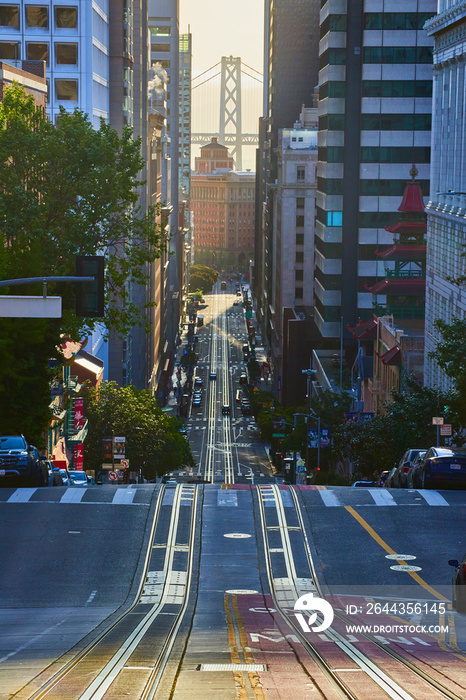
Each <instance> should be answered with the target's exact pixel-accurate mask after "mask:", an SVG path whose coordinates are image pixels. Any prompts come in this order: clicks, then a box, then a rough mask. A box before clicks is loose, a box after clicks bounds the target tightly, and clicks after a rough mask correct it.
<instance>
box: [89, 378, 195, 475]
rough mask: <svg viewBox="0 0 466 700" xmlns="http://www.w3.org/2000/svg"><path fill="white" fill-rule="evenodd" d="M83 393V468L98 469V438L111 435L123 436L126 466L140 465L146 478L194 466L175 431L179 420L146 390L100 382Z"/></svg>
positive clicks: (188, 452) (184, 445)
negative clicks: (86, 427)
mask: <svg viewBox="0 0 466 700" xmlns="http://www.w3.org/2000/svg"><path fill="white" fill-rule="evenodd" d="M83 395H84V401H85V404H84V405H85V414H86V417H87V418H88V420H89V432H88V436H87V439H86V441H85V443H84V459H85V464H86V465H87V468H89V469H96V470H98V469H99V467H100V465H101V464H102V438H104V437H107V438H108V437H112V435H117V436H118V435H121V436H124V437H125V438H126V458H127V459H129V463H130V469H131V470H135V471H136V470H138V469H140V468H143V470H144V475H145V477H146V478H149V479H154V478H155V477H156V476H157V475H161V474H165V473H166V472H167V471H171V470H173V469H179V468H182V467H183V466H189V467H194V466H195V462H194V459H193V457H192V454H191V449H190V447H189V443H188V441H187V440H186V438H184V437H183V435H182V434H181V433H180V431H179V428H180V426H181V421H180V420H178V419H177V418H175V417H173V416H169V415H168V414H167V413H164V412H163V411H162V409H161V408H160V407H159V406H158V405H157V401H156V399H155V398H154V396H153V395H152V394H151V392H150V391H145V390H138V389H136V388H135V387H133V386H131V385H130V386H125V387H120V386H118V384H117V383H116V382H104V383H103V384H102V385H101V386H100V387H98V388H97V389H94V388H92V389H87V390H84V391H83Z"/></svg>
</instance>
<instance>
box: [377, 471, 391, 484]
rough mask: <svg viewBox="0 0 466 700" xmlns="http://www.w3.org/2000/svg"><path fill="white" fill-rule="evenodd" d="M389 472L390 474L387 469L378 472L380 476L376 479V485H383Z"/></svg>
mask: <svg viewBox="0 0 466 700" xmlns="http://www.w3.org/2000/svg"><path fill="white" fill-rule="evenodd" d="M389 474H390V472H389V471H388V470H386V471H383V472H382V473H381V474H380V476H379V479H378V481H377V485H378V486H384V485H385V482H386V481H387V479H388V475H389Z"/></svg>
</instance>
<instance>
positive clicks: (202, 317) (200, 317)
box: [197, 314, 204, 327]
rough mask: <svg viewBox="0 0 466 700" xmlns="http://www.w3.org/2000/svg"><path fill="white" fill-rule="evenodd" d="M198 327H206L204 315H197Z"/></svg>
mask: <svg viewBox="0 0 466 700" xmlns="http://www.w3.org/2000/svg"><path fill="white" fill-rule="evenodd" d="M197 325H198V327H199V326H203V325H204V314H197Z"/></svg>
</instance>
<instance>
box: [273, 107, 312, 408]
mask: <svg viewBox="0 0 466 700" xmlns="http://www.w3.org/2000/svg"><path fill="white" fill-rule="evenodd" d="M316 165H317V109H316V108H308V109H305V108H303V109H302V110H301V114H300V116H299V120H298V121H297V122H295V124H294V126H293V128H290V129H280V130H279V135H278V154H277V166H278V167H277V182H276V185H275V186H274V188H273V189H274V191H273V224H272V236H271V252H272V264H273V269H274V271H275V274H274V276H273V280H272V285H271V303H270V305H269V309H268V312H267V319H268V325H269V327H270V329H271V333H270V341H271V347H270V349H271V359H272V366H273V367H274V371H275V375H276V376H277V378H278V377H281V381H280V382H279V384H280V386H279V388H278V392H279V396H278V398H279V399H280V400H281V401H283V402H284V403H289V404H294V405H296V404H297V403H298V401H297V400H296V398H297V397H296V395H295V392H294V391H291V390H290V382H289V381H288V370H289V369H290V368H293V370H294V371H295V372H296V369H298V370H299V369H300V368H299V364H300V362H299V359H298V353H299V352H300V350H301V349H302V348H303V346H304V345H305V343H304V338H302V342H301V344H300V346H301V347H299V348H298V347H297V346H296V345H295V347H294V348H293V347H292V346H289V347H288V348H286V349H285V348H284V341H285V338H287V337H288V335H289V333H288V328H287V326H288V325H289V322H290V319H291V318H293V319H294V320H296V319H297V318H298V319H300V320H301V319H302V314H303V313H304V309H305V308H306V307H307V308H308V309H309V308H310V307H312V304H313V302H314V219H315V197H316ZM285 310H286V311H285ZM285 358H286V359H285ZM308 361H309V358H306V359H304V364H302V366H301V369H305V368H306V367H309V364H307V363H308ZM302 386H303V388H304V386H305V383H304V382H302ZM293 399H295V400H293Z"/></svg>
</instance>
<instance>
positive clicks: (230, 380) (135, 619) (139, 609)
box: [0, 290, 466, 700]
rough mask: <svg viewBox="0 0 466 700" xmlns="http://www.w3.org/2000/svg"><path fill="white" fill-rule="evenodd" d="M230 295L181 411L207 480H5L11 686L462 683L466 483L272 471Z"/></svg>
mask: <svg viewBox="0 0 466 700" xmlns="http://www.w3.org/2000/svg"><path fill="white" fill-rule="evenodd" d="M230 291H231V290H230ZM216 297H217V298H216ZM219 297H222V298H219ZM235 298H236V297H235V296H234V295H232V294H231V293H227V294H221V295H220V294H218V295H210V296H208V298H207V302H208V306H207V308H206V309H204V315H205V322H204V326H203V328H201V329H199V331H198V332H199V337H200V340H199V342H198V352H199V355H200V362H199V364H198V367H197V370H196V371H197V373H198V374H199V376H201V377H202V378H203V396H204V398H203V402H202V406H201V407H200V408H199V409H196V408H193V409H192V410H191V413H190V416H189V418H188V421H187V429H188V438H189V440H190V443H191V445H192V449H193V453H194V455H195V457H196V459H197V460H198V470H197V471H198V473H199V475H200V476H205V475H206V471H207V470H208V469H209V470H210V472H209V473H210V474H211V475H212V479H211V481H212V482H213V483H210V484H206V485H196V484H188V483H186V482H187V481H191V480H192V478H193V475H190V474H189V473H186V472H184V471H182V472H178V473H176V474H175V479H176V481H177V482H178V485H177V486H176V485H166V486H163V487H159V486H155V487H154V486H152V485H147V486H135V487H131V488H127V487H121V486H120V487H112V486H95V487H90V488H87V489H83V491H79V490H78V489H76V488H74V489H66V488H55V489H50V488H48V489H35V490H34V489H31V490H28V489H17V490H15V489H1V490H0V523H1V526H2V532H3V533H5V536H4V537H3V538H2V539H1V541H0V562H1V567H0V592H1V596H2V598H1V604H0V605H1V607H0V631H1V634H0V699H1V700H3V698H13V697H15V698H19V699H21V700H23V699H24V700H26V698H31V697H32V696H33V695H34V693H35V692H36V691H37V690H38V689H39V690H40V693H39V697H41V698H42V697H44V698H57V700H67V699H68V698H69V699H70V700H75V698H82V699H83V700H91V698H92V699H93V700H97V698H120V697H131V698H143V697H144V698H146V697H154V698H157V699H158V700H168V699H169V698H170V700H171V699H172V698H173V699H174V700H210V699H212V700H214V699H215V700H217V699H218V698H222V700H223V699H224V698H225V699H229V698H231V700H295V699H298V698H299V700H308V699H312V700H314V699H315V698H318V699H320V698H325V699H326V700H333V699H334V698H335V699H336V700H337V699H339V698H349V697H351V698H357V700H379V698H380V700H386V698H393V699H394V700H440V698H445V697H447V698H452V699H454V700H458V699H461V698H464V697H465V693H464V688H465V687H466V615H460V614H458V613H457V612H455V611H453V610H452V609H451V605H450V599H451V573H452V569H451V568H450V567H449V566H448V564H447V560H448V559H449V558H461V556H462V555H463V553H464V551H465V550H466V546H465V545H466V522H465V521H466V508H465V506H466V492H459V491H442V492H436V491H427V492H423V491H419V490H388V489H352V488H348V487H293V488H289V487H286V486H283V485H279V486H278V485H276V484H275V478H274V475H273V473H272V472H271V470H270V465H269V464H268V460H267V456H266V452H265V449H264V445H263V444H262V443H261V441H260V439H259V436H258V434H257V431H256V429H255V425H254V421H253V419H252V418H251V417H248V416H242V415H241V413H240V412H239V411H238V410H237V407H236V404H235V402H234V396H235V392H236V389H237V387H238V378H239V374H240V373H241V372H242V371H244V364H243V360H242V350H241V346H242V344H243V342H245V339H246V326H245V322H244V312H243V311H242V309H241V307H236V306H233V300H234V299H235ZM213 366H215V367H216V369H217V371H218V378H217V380H216V381H212V382H210V381H209V379H208V374H209V372H210V371H211V370H212V367H213ZM225 392H227V395H228V396H229V399H230V405H231V406H232V413H231V416H230V417H229V418H225V417H222V415H221V406H222V403H224V401H225V396H226V393H225ZM212 455H214V456H213V457H212ZM209 465H210V466H209ZM73 500H74V502H71V501H73ZM303 595H305V596H306V600H307V603H309V600H310V601H311V603H310V605H311V607H310V608H307V609H306V610H307V611H308V612H307V613H306V612H305V613H304V617H303V618H302V619H303V620H304V623H305V627H303V626H302V623H301V622H300V621H299V618H298V616H297V614H296V610H295V609H294V606H295V604H296V601H297V600H298V599H301V596H303ZM322 597H324V598H325V599H326V601H327V603H330V606H331V608H330V609H331V610H332V618H333V619H332V621H331V623H330V622H329V620H328V618H327V617H326V616H327V614H328V613H327V612H325V608H319V607H312V606H313V605H314V603H315V601H316V599H317V601H318V600H320V599H321V598H322ZM321 602H322V601H321ZM316 604H317V605H318V603H316ZM416 605H417V607H415V606H416ZM312 610H317V614H316V615H315V616H314V617H313V616H312V614H311V613H312ZM319 610H320V612H319ZM322 611H323V612H322ZM306 620H307V622H306ZM326 622H329V626H327V628H325V624H324V623H326ZM321 624H322V625H323V627H324V629H321V631H316V630H315V629H314V627H313V625H314V626H315V625H317V626H318V625H321ZM361 624H364V625H366V626H367V625H370V628H368V627H365V628H362V627H361ZM306 625H307V629H306ZM355 625H358V627H357V629H356V628H355ZM107 629H108V632H107V633H106V634H104V632H105V630H107ZM89 645H90V646H89ZM83 649H86V650H87V651H86V655H85V656H82V654H81V652H82V651H83ZM86 689H87V690H86Z"/></svg>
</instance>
